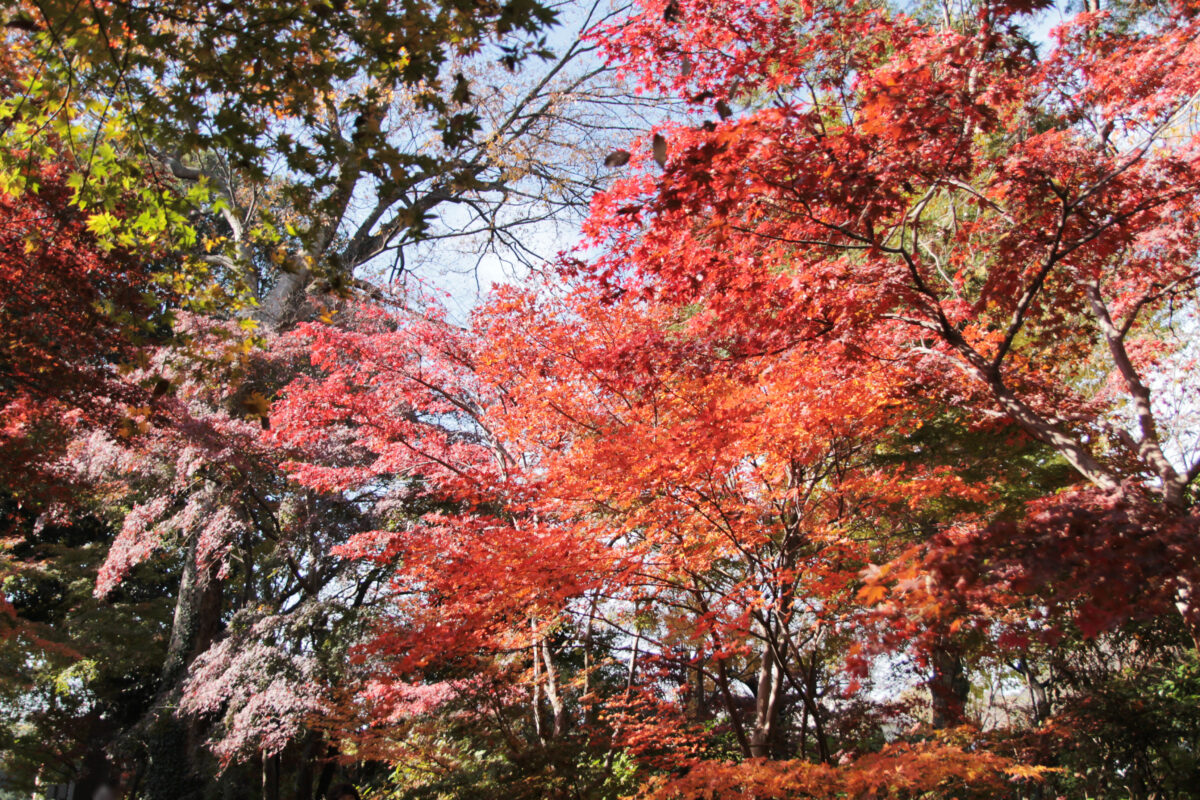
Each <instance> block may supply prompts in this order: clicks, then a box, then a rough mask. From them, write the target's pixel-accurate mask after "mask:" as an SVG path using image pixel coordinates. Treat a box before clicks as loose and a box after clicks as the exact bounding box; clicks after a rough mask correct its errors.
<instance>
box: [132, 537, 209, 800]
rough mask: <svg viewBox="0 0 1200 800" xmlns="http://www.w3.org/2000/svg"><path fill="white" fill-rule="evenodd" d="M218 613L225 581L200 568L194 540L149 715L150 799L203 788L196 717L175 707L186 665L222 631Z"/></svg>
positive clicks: (171, 798) (177, 797)
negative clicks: (198, 770) (177, 711)
mask: <svg viewBox="0 0 1200 800" xmlns="http://www.w3.org/2000/svg"><path fill="white" fill-rule="evenodd" d="M220 611H221V583H220V581H219V580H217V578H216V575H215V573H214V571H213V570H211V569H210V570H208V571H207V572H201V571H200V569H199V567H198V566H197V564H196V541H195V540H193V541H192V542H191V544H190V545H189V546H188V548H187V551H186V553H185V554H184V564H183V574H182V575H181V576H180V580H179V593H178V595H177V596H176V599H175V617H174V620H173V622H172V625H171V638H170V641H169V643H168V645H167V655H166V658H165V659H164V661H163V667H162V671H161V672H160V674H159V692H158V699H157V701H156V702H155V704H154V708H153V709H152V710H151V711H150V714H149V724H148V726H147V739H146V755H147V761H146V776H145V781H146V800H182V798H185V797H187V796H189V795H191V794H192V793H194V792H196V791H197V790H198V789H199V781H198V779H197V777H196V771H195V769H194V760H195V755H196V753H197V752H198V750H199V747H200V744H201V740H202V737H201V735H200V734H201V732H200V730H199V728H198V724H197V722H196V721H195V720H183V719H180V718H179V717H177V716H176V715H175V712H174V709H175V707H176V706H177V704H178V698H179V693H180V691H181V686H182V682H183V679H184V678H185V677H186V675H187V666H188V664H189V663H191V660H192V659H193V658H195V656H196V655H198V654H199V653H201V652H203V651H204V650H206V649H207V648H208V646H209V645H210V644H211V643H212V641H213V639H214V638H215V637H216V634H217V632H218V631H219V629H220V624H221V617H220Z"/></svg>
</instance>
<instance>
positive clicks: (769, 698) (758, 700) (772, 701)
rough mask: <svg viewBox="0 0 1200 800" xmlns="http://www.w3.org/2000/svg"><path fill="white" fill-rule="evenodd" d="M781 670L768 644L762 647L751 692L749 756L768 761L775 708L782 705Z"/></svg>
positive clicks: (774, 731)
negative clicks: (752, 695) (755, 682)
mask: <svg viewBox="0 0 1200 800" xmlns="http://www.w3.org/2000/svg"><path fill="white" fill-rule="evenodd" d="M783 678H784V675H783V669H782V668H781V667H780V666H779V665H778V664H776V663H775V656H774V653H773V651H772V648H771V647H770V645H764V647H763V652H762V660H761V662H760V663H759V667H758V688H757V691H755V693H754V727H753V728H752V729H751V731H750V737H749V738H750V756H751V757H752V758H769V757H770V755H771V743H772V742H773V741H774V739H775V736H776V734H777V733H778V729H779V709H780V706H782V704H783Z"/></svg>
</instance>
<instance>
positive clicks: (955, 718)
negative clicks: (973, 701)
mask: <svg viewBox="0 0 1200 800" xmlns="http://www.w3.org/2000/svg"><path fill="white" fill-rule="evenodd" d="M929 663H930V666H931V667H932V668H933V675H932V677H930V679H929V695H930V700H931V706H932V711H933V714H932V723H933V727H935V728H950V727H953V726H955V725H961V724H962V723H963V720H964V714H965V712H966V707H967V696H968V695H969V694H970V691H971V682H970V681H968V680H967V675H966V670H964V668H963V662H962V657H961V656H960V655H959V654H958V651H957V650H955V649H953V648H951V647H949V646H947V645H944V644H943V645H938V646H936V647H934V649H933V652H932V653H931V654H930V658H929Z"/></svg>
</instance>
